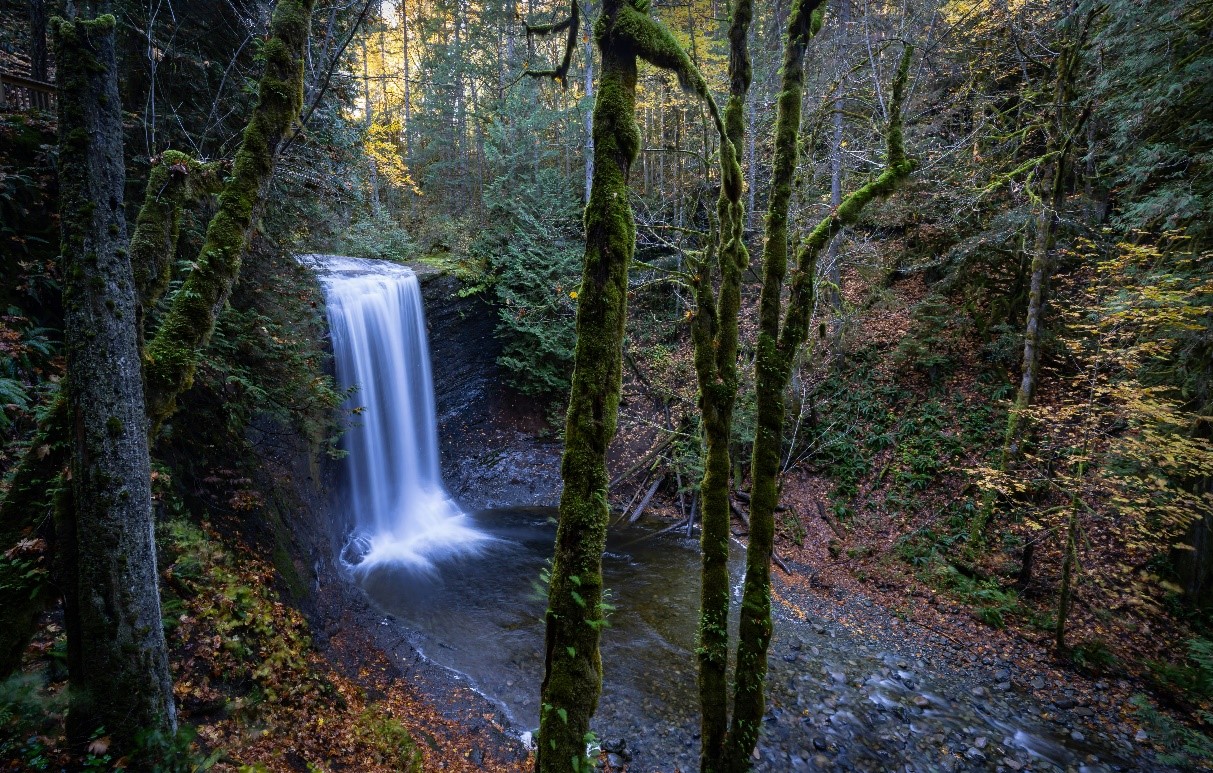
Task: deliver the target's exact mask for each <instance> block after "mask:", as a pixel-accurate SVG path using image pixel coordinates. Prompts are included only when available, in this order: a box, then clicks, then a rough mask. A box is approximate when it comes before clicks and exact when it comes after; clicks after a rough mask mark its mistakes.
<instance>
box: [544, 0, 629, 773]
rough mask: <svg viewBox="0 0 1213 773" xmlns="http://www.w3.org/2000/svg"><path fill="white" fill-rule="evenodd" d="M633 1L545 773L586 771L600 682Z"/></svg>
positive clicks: (568, 427)
mask: <svg viewBox="0 0 1213 773" xmlns="http://www.w3.org/2000/svg"><path fill="white" fill-rule="evenodd" d="M626 8H627V6H623V5H622V4H621V2H620V0H606V2H605V3H604V4H603V20H602V22H600V30H599V31H598V34H597V35H596V37H597V43H598V50H599V52H600V53H601V62H602V79H601V82H600V83H599V85H598V98H597V100H596V102H595V105H594V117H593V133H594V156H595V158H594V177H593V183H592V186H591V192H590V203H589V205H588V206H587V207H586V210H585V230H586V243H585V267H584V272H583V274H582V280H581V287H580V289H579V291H578V297H577V348H576V351H575V354H574V370H573V383H572V389H571V392H570V395H569V409H568V418H567V420H566V424H565V447H564V458H563V460H562V462H561V475H562V477H563V480H564V492H563V494H562V495H561V498H560V524H559V526H558V528H557V533H556V548H555V556H554V558H553V562H552V576H551V584H550V586H549V588H548V608H547V614H546V621H547V632H546V646H545V649H544V677H543V687H542V696H541V703H540V705H541V707H542V708H541V710H540V724H539V738H538V745H537V750H536V770H538V771H541V772H542V773H557V772H559V773H565V771H569V770H578V769H579V768H580V766H581V761H582V760H583V759H584V757H585V748H586V739H585V736H586V733H588V732H589V729H590V717H591V716H593V714H594V711H595V709H597V707H598V695H599V692H600V691H601V689H602V661H601V658H600V655H599V651H598V638H599V631H600V629H601V627H602V626H603V625H604V624H605V610H604V609H603V606H602V551H603V549H604V548H605V546H606V526H607V519H608V516H609V513H608V510H607V500H606V495H607V470H606V451H607V445H608V444H609V443H610V441H611V438H612V437H614V435H615V422H616V414H617V411H618V406H619V390H620V379H621V367H622V362H621V353H620V352H621V346H622V343H623V330H624V321H625V318H626V314H627V282H628V264H629V263H630V262H631V259H632V252H633V250H634V249H635V222H634V220H633V216H632V207H631V204H630V202H629V199H628V174H629V172H630V170H631V166H632V162H633V161H634V160H635V158H636V153H637V150H638V149H639V148H638V146H639V130H638V129H637V127H636V119H635V109H636V55H635V54H634V53H633V52H632V51H631V50H630V49H629V48H628V47H627V46H626V45H625V44H624V43H623V41H622V40H621V39H620V38H619V36H618V34H617V33H616V32H615V30H614V27H615V24H616V23H617V22H618V16H619V15H620V14H622V13H625V12H626ZM570 761H572V762H573V765H572V766H570ZM586 764H587V765H588V761H586Z"/></svg>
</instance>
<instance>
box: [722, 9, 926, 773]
mask: <svg viewBox="0 0 1213 773" xmlns="http://www.w3.org/2000/svg"><path fill="white" fill-rule="evenodd" d="M817 6H818V4H817V3H814V2H812V0H801V1H800V2H799V3H798V4H797V6H796V8H795V9H794V10H793V11H792V15H791V17H790V20H789V22H788V45H787V53H786V54H785V57H784V66H783V85H782V91H781V93H780V95H779V112H778V116H777V119H776V133H775V142H776V145H775V148H776V156H775V169H774V177H773V180H772V185H771V199H770V206H769V208H768V213H767V234H766V243H765V257H764V266H763V281H762V293H761V296H760V299H759V332H758V347H757V348H758V352H757V360H756V363H755V374H754V376H755V391H756V397H757V404H758V422H757V423H758V429H757V432H756V433H755V435H754V450H753V458H752V462H751V468H750V477H751V481H752V493H751V496H750V543H749V546H748V548H747V549H746V576H745V585H744V589H743V591H742V601H741V625H740V630H739V634H738V642H737V677H736V684H735V686H734V690H733V719H732V722H731V723H730V726H729V738H728V742H727V746H728V748H727V755H728V764H729V769H730V770H736V771H740V770H748V769H749V767H750V765H751V758H750V755H751V753H752V752H753V751H754V747H755V745H756V744H757V742H758V733H759V730H760V729H761V723H762V716H763V713H764V712H765V709H766V702H765V698H764V695H763V691H764V689H763V688H764V683H765V681H766V668H767V648H768V646H769V644H770V640H771V558H772V555H773V553H774V547H775V546H774V536H775V508H776V507H777V506H778V504H779V469H780V457H781V452H782V447H783V422H784V394H785V392H786V390H787V386H788V380H789V378H790V377H791V371H792V363H793V362H794V361H795V358H796V353H797V352H798V351H799V349H800V347H801V346H802V345H803V344H804V343H805V340H806V339H807V337H808V325H809V316H810V314H811V313H812V310H813V277H814V276H815V274H816V268H817V265H816V264H817V257H818V256H819V255H820V254H821V251H822V250H824V249H825V248H826V247H827V246H828V245H829V243H830V240H831V239H833V238H834V237H835V236H836V235H837V234H838V233H839V231H841V230H842V229H843V228H844V227H846V226H848V225H850V224H852V223H854V222H855V220H856V219H857V218H858V217H859V214H860V212H861V211H862V210H863V208H864V207H865V206H867V204H868V203H870V202H871V201H873V200H875V199H877V198H882V197H884V196H887V195H889V194H890V193H892V192H893V190H895V188H896V186H897V185H898V184H899V183H900V182H901V180H903V179H904V178H905V177H906V176H907V175H908V174H909V173H910V172H911V171H912V170H913V169H914V163H913V162H912V161H910V160H909V159H907V158H906V155H905V148H904V144H903V138H902V128H901V105H902V100H903V98H904V93H905V81H906V78H907V76H908V73H909V67H910V56H911V54H912V49H911V48H910V47H909V46H906V50H905V52H904V53H903V55H902V58H901V64H900V66H899V67H898V70H897V77H896V79H895V80H894V83H893V96H892V100H891V110H890V112H889V125H888V136H887V142H888V150H887V157H886V159H885V169H884V171H882V172H881V173H880V175H878V176H877V177H876V178H875V179H873V180H871V181H870V182H868V183H867V184H865V185H864V186H862V187H860V188H858V189H857V190H855V191H854V192H852V193H851V194H849V195H847V196H846V197H845V198H844V199H843V201H842V203H841V204H840V205H839V206H838V208H837V209H835V210H834V211H833V212H831V213H830V214H829V215H828V216H827V217H826V218H824V219H823V220H822V221H821V222H819V223H818V224H817V225H816V226H815V227H814V228H813V230H812V231H810V232H809V234H808V236H806V237H805V239H804V241H803V243H802V244H801V245H800V246H799V248H798V250H797V255H796V271H795V273H794V274H793V279H792V285H791V288H790V290H789V293H788V301H787V311H786V313H783V312H782V306H781V303H780V299H781V295H782V290H783V280H784V277H785V276H786V274H787V263H788V260H787V208H788V202H789V201H790V199H791V184H792V179H793V173H794V171H795V167H796V146H797V144H798V140H799V136H798V135H799V132H798V127H799V124H800V108H801V99H802V93H801V91H802V84H803V79H804V67H803V62H804V50H805V46H806V45H807V42H808V39H809V38H810V37H811V36H812V35H814V34H816V32H817V30H818V29H820V27H821V13H820V11H819V10H818V7H817ZM781 314H782V316H783V323H782V325H781V324H780V317H781Z"/></svg>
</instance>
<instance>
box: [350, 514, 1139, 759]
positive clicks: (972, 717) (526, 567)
mask: <svg viewBox="0 0 1213 773" xmlns="http://www.w3.org/2000/svg"><path fill="white" fill-rule="evenodd" d="M554 515H555V512H554V511H550V510H542V509H532V510H526V509H515V510H491V511H485V512H481V513H477V514H475V515H473V516H471V517H470V524H471V525H472V526H474V528H476V529H477V530H479V531H480V532H481V533H482V534H485V535H487V536H488V539H487V540H484V541H482V543H481V546H480V548H479V550H478V551H477V552H476V553H475V554H470V555H469V554H463V555H459V556H452V557H449V558H447V559H443V560H439V561H436V562H434V563H433V564H432V565H431V566H428V567H421V568H418V567H410V566H403V565H400V566H394V567H393V566H386V565H385V566H377V567H375V568H373V569H372V570H371V571H369V572H368V573H366V574H365V575H364V576H363V577H362V586H363V588H364V589H365V590H366V591H367V593H368V594H369V595H370V596H371V598H372V600H373V601H374V602H375V604H376V605H377V606H378V607H379V608H380V609H382V611H383V612H385V613H386V614H388V615H390V616H391V617H392V618H395V620H396V621H397V623H396V624H398V625H401V626H403V627H404V628H405V629H406V630H407V631H409V632H410V634H411V637H410V638H411V640H412V643H413V645H414V646H415V647H417V649H418V650H419V651H421V652H422V653H423V654H424V656H425V657H427V658H428V659H430V660H431V661H433V662H435V663H438V664H440V665H442V666H444V667H447V668H449V669H452V670H454V671H456V672H458V673H460V674H462V675H463V676H464V677H465V678H466V679H467V681H468V682H469V683H470V684H471V685H472V686H473V687H474V688H475V689H476V690H477V691H479V692H480V693H481V694H482V695H484V696H485V697H486V698H488V699H489V700H490V701H492V702H493V703H495V704H496V705H497V706H498V707H499V708H500V709H501V711H502V712H503V713H504V714H505V716H506V717H507V718H508V720H509V721H510V722H511V723H512V724H513V725H514V726H515V727H517V728H520V729H523V730H526V729H529V730H533V729H534V728H535V726H536V725H537V723H538V716H539V710H538V685H539V683H540V680H541V679H542V675H543V674H542V670H543V661H542V652H543V624H542V617H543V608H544V602H543V599H542V596H541V591H540V587H541V586H540V573H541V571H542V570H543V568H544V567H545V564H546V561H547V559H548V557H549V556H550V555H551V550H552V544H553V539H554V535H555V525H554V520H553V517H554ZM656 531H658V526H655V525H649V524H645V523H644V522H643V521H642V522H641V523H639V524H637V525H634V526H626V525H624V526H619V527H614V528H612V530H611V532H610V536H609V538H608V545H607V553H606V555H605V556H604V561H603V564H604V573H605V578H606V585H607V587H608V589H610V591H611V593H612V595H611V603H613V604H614V605H615V607H616V609H615V611H614V613H613V614H612V616H611V625H610V627H609V628H607V629H606V631H605V632H604V634H603V639H602V659H603V663H604V669H605V675H604V684H603V694H602V698H601V700H600V704H599V709H598V712H597V713H596V714H595V717H594V722H593V727H594V729H595V732H596V734H597V736H598V738H599V739H600V741H601V743H602V746H603V748H604V749H605V750H607V751H608V752H610V753H611V759H612V761H613V762H614V763H615V764H616V765H619V764H620V763H624V762H627V763H630V765H629V769H631V770H635V771H651V770H660V771H671V770H675V769H678V770H682V771H688V770H693V769H696V768H697V756H698V743H699V742H698V728H697V721H698V720H697V716H698V697H697V691H696V685H695V659H694V640H695V629H696V614H697V612H696V610H697V608H698V601H699V599H698V596H699V576H698V549H697V545H696V543H695V540H693V539H687V538H686V537H685V536H680V535H673V534H662V535H655V532H656ZM733 564H734V565H733V567H732V569H733V576H734V577H735V578H736V579H735V582H739V581H740V576H741V569H742V563H741V560H740V551H739V550H738V551H737V555H736V556H735V558H734V561H733ZM739 590H740V589H739V587H738V588H735V596H738V595H739ZM899 631H900V632H902V634H901V635H900V639H899V633H898V631H896V630H895V631H894V632H892V636H891V637H890V641H889V642H887V644H889V646H888V647H887V648H878V647H873V646H872V645H871V644H869V643H862V642H859V641H857V640H855V639H854V638H853V637H852V636H850V635H848V633H847V632H846V631H844V630H842V629H841V628H839V627H836V626H831V625H823V624H821V623H820V622H817V623H814V622H812V621H807V620H799V619H797V618H796V617H795V616H792V615H789V614H787V613H786V610H785V609H782V608H781V607H780V605H778V604H776V625H775V638H774V641H773V644H772V649H771V654H770V672H769V675H768V703H769V710H768V713H767V715H766V718H765V727H764V732H763V738H762V741H761V743H760V746H759V750H758V753H757V759H756V762H755V769H756V770H764V771H787V770H864V771H866V770H904V771H949V770H995V769H1002V770H1012V771H1014V770H1058V769H1061V770H1066V769H1070V770H1079V771H1092V773H1093V772H1094V771H1104V770H1139V769H1142V765H1143V763H1142V762H1141V761H1140V760H1135V759H1134V757H1135V754H1134V752H1133V751H1132V750H1131V749H1125V748H1124V746H1123V743H1122V742H1118V741H1116V740H1114V739H1107V738H1087V737H1086V736H1084V735H1083V734H1082V733H1081V732H1079V731H1072V732H1071V733H1070V734H1069V735H1065V734H1064V732H1061V731H1064V728H1059V727H1058V726H1057V725H1056V724H1047V723H1045V722H1043V721H1042V720H1041V713H1042V711H1043V710H1044V709H1043V707H1041V706H1039V705H1034V703H1033V702H1032V701H1031V700H1030V699H1028V698H1026V697H1025V696H1021V695H1018V694H1016V693H1015V692H1014V691H1012V690H1010V689H1005V690H1001V691H1000V690H999V688H998V686H997V685H995V686H993V688H990V687H986V686H983V685H976V686H975V685H973V684H972V681H973V680H972V679H971V678H970V677H968V676H966V675H963V674H961V673H959V672H958V671H956V670H955V669H952V668H950V667H949V665H948V664H945V663H929V662H928V661H927V660H924V659H923V658H922V657H915V653H914V652H913V651H911V650H910V648H909V647H902V646H898V645H901V644H904V645H911V644H912V642H910V641H908V640H906V639H905V637H904V635H903V634H904V631H905V628H904V627H902V628H901V629H899ZM1118 745H1119V746H1121V748H1122V749H1124V751H1123V758H1122V752H1121V751H1118V750H1116V747H1117V746H1118Z"/></svg>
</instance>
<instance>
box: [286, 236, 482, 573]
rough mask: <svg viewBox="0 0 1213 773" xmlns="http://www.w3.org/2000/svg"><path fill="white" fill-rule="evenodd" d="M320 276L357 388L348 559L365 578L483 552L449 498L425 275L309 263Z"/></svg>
mask: <svg viewBox="0 0 1213 773" xmlns="http://www.w3.org/2000/svg"><path fill="white" fill-rule="evenodd" d="M300 261H301V262H302V263H304V264H306V265H310V266H312V267H313V268H314V269H315V270H316V271H317V273H318V275H319V277H320V282H321V285H322V286H323V288H324V295H325V303H326V306H327V309H328V319H329V330H330V333H331V335H332V339H333V355H334V358H335V360H336V368H337V380H338V382H339V384H340V386H341V388H342V389H350V388H352V389H353V393H352V396H351V398H350V400H349V402H348V403H347V408H348V409H349V410H350V412H351V413H352V414H353V419H352V424H351V426H350V427H349V429H348V431H347V432H346V434H345V436H344V438H343V447H344V449H345V451H346V452H347V454H348V456H347V458H346V460H345V469H346V471H347V486H348V488H347V492H348V493H347V496H346V498H345V499H344V502H345V504H346V506H347V507H348V510H349V514H350V516H351V521H352V523H353V531H352V533H351V534H350V536H349V538H348V540H347V542H346V545H345V548H344V549H343V550H342V554H341V557H342V560H343V561H344V562H345V563H346V564H347V565H348V566H350V567H352V568H354V569H355V571H356V572H358V573H364V572H366V571H368V570H370V569H371V568H373V567H375V566H378V565H384V564H405V565H410V566H413V567H421V568H425V567H429V566H430V565H431V562H432V561H433V560H435V559H438V558H441V557H443V556H446V555H450V554H454V553H461V552H467V551H471V550H475V549H476V547H477V545H478V544H479V543H480V542H482V541H483V540H485V539H487V537H486V536H485V535H483V534H481V533H480V532H478V531H476V530H475V529H474V528H472V527H471V526H470V525H469V522H468V518H467V516H465V515H464V514H463V512H462V511H461V510H460V509H459V507H458V505H456V504H455V502H454V501H453V500H452V499H451V497H450V495H449V494H447V492H446V489H445V487H444V486H443V484H442V473H441V471H440V470H439V465H438V426H437V424H438V422H437V418H436V413H435V409H434V388H433V382H432V379H431V376H430V353H429V346H428V344H427V342H426V332H425V313H424V310H423V308H422V304H421V288H420V285H419V283H418V281H417V277H416V275H414V274H413V272H412V271H411V270H410V269H408V268H406V267H404V266H399V265H396V264H392V263H386V262H383V261H376V260H362V259H359V258H348V257H343V256H338V255H303V256H300Z"/></svg>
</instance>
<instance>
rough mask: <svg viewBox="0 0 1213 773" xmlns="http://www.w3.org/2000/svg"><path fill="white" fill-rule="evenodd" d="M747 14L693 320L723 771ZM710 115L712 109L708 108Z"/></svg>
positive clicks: (708, 681) (708, 760)
mask: <svg viewBox="0 0 1213 773" xmlns="http://www.w3.org/2000/svg"><path fill="white" fill-rule="evenodd" d="M751 15H752V11H751V4H750V1H749V0H738V2H737V5H736V6H735V8H734V10H733V15H732V20H731V22H730V26H729V41H730V51H729V84H730V94H729V100H728V102H727V104H726V106H725V114H724V120H723V124H721V123H719V122H718V124H717V125H718V126H719V127H720V130H721V145H720V150H721V152H720V158H719V160H720V177H721V188H720V197H719V199H718V201H717V207H716V210H717V226H716V227H717V229H718V234H717V236H718V240H717V247H716V250H715V254H716V258H717V261H716V262H717V266H716V267H715V268H717V269H718V271H719V275H720V287H719V291H718V292H717V291H715V289H714V287H713V278H712V275H713V270H712V269H713V266H712V265H711V260H710V258H709V260H708V261H707V264H706V265H700V266H697V267H696V273H697V276H698V281H696V283H695V296H696V314H695V316H694V317H693V318H692V321H691V333H692V340H693V342H694V346H695V370H696V377H697V379H698V383H699V406H700V412H701V415H702V417H703V433H704V445H705V447H706V458H705V462H704V476H703V480H702V481H701V484H700V495H701V501H702V505H703V509H702V525H703V528H702V532H701V535H702V536H701V546H702V578H701V596H700V618H699V631H698V642H699V644H698V648H697V655H698V659H699V701H700V710H701V728H700V729H701V732H700V770H702V771H705V773H711V772H713V771H717V770H722V769H723V766H724V750H725V739H726V734H727V729H728V719H729V717H728V659H729V631H728V612H729V599H730V589H731V585H732V582H731V579H730V577H729V565H728V559H729V525H730V508H729V489H730V486H729V473H730V468H731V466H732V465H731V460H730V456H729V439H730V433H731V430H732V421H733V409H734V405H735V403H736V397H737V383H738V376H737V341H738V312H739V309H740V298H741V276H742V272H743V271H744V270H745V269H746V268H747V267H748V266H749V253H748V251H747V250H746V247H745V242H744V238H743V237H744V234H743V228H744V224H745V211H744V206H743V204H742V194H743V191H744V184H743V183H742V172H741V165H740V164H739V163H738V160H737V159H738V157H739V155H740V148H741V147H742V143H743V142H744V140H745V113H744V104H745V97H746V93H747V91H748V89H749V85H750V78H751V68H750V61H749V51H748V48H747V44H746V35H747V31H748V27H749V23H750V18H751ZM713 114H715V113H713Z"/></svg>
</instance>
